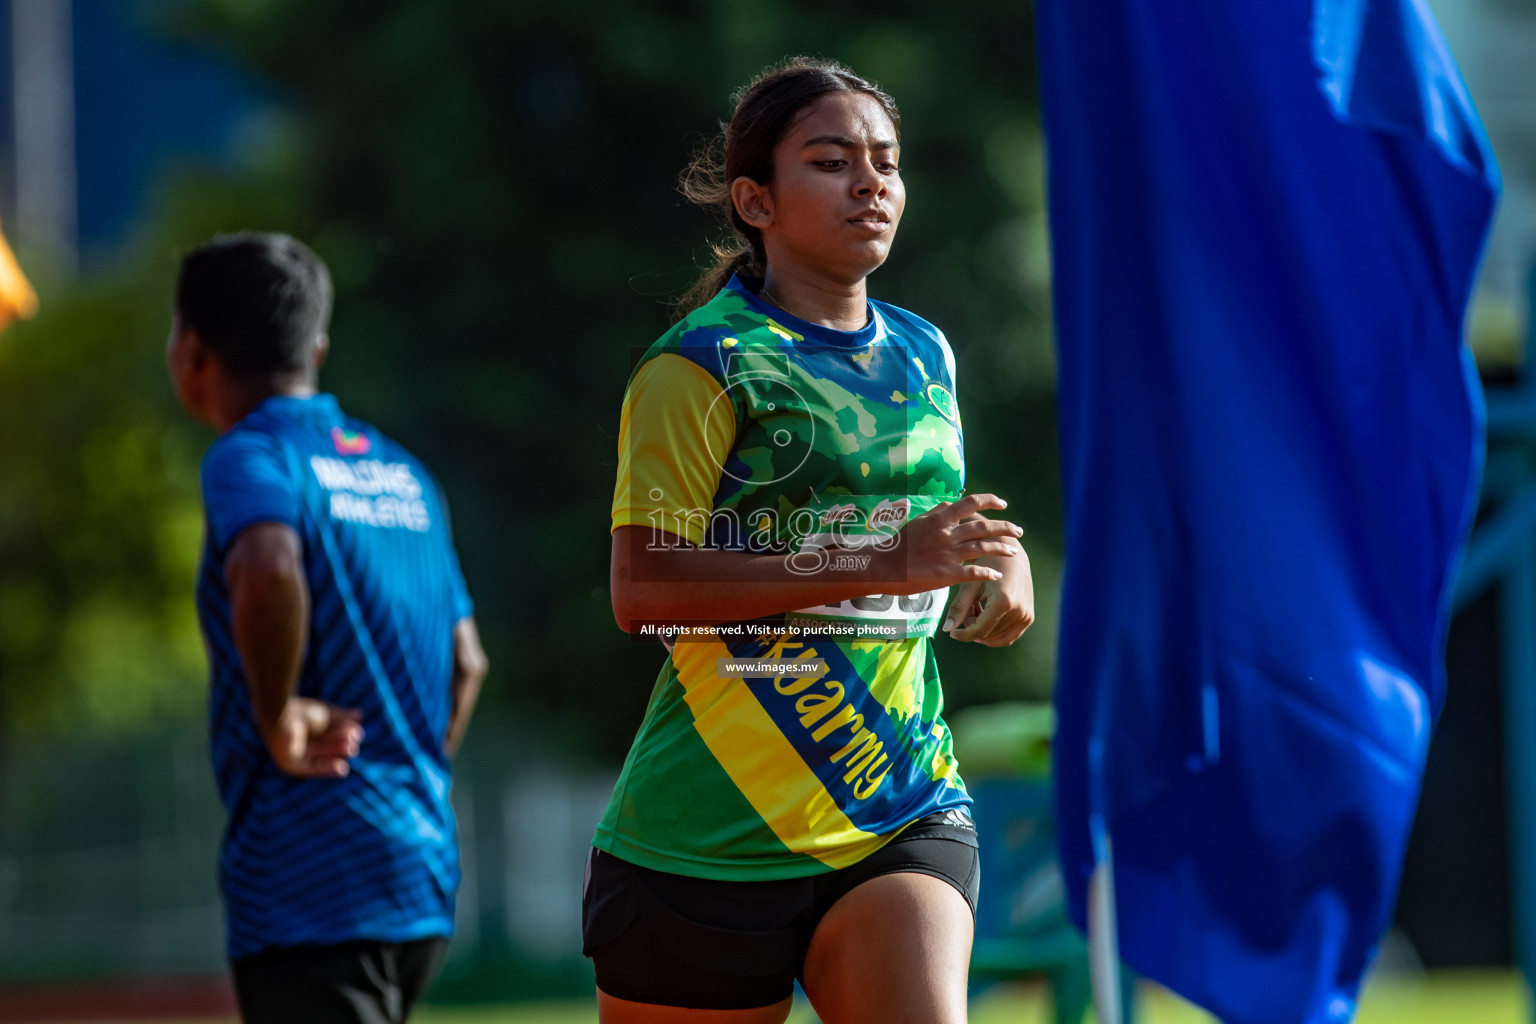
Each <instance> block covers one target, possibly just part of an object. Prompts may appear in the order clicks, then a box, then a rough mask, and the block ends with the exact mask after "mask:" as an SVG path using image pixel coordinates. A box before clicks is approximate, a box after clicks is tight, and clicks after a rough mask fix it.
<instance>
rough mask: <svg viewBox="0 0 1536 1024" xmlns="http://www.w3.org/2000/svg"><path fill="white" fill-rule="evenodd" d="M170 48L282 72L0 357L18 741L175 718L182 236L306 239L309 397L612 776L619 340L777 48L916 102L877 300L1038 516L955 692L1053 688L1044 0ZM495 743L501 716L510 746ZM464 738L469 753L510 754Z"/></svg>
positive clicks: (1007, 489)
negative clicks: (359, 424) (319, 313)
mask: <svg viewBox="0 0 1536 1024" xmlns="http://www.w3.org/2000/svg"><path fill="white" fill-rule="evenodd" d="M156 10H157V11H158V12H159V13H157V14H156V15H155V18H156V22H155V25H156V29H157V30H158V31H163V32H166V33H170V34H172V35H175V36H177V37H179V38H181V39H183V40H186V41H189V42H193V43H195V44H196V45H199V46H207V47H212V48H215V49H218V50H221V51H223V52H224V53H226V54H228V55H230V56H231V57H233V58H234V59H235V60H237V61H239V62H240V63H242V64H244V65H247V66H248V67H250V68H251V69H253V70H254V71H256V72H257V73H258V74H259V75H261V76H263V77H264V78H265V79H266V80H267V81H269V82H270V83H271V84H272V88H273V92H274V95H276V96H277V97H279V102H278V103H276V104H275V105H274V106H273V108H272V109H268V110H263V111H261V112H259V113H258V114H257V115H256V116H254V117H253V118H252V121H251V124H250V125H248V126H247V130H246V132H245V138H246V159H245V160H244V163H243V166H242V169H241V170H239V171H238V172H235V173H228V172H226V173H221V174H219V175H214V174H212V173H211V172H207V171H200V170H198V169H195V168H179V169H170V170H168V173H167V178H166V180H165V181H164V183H163V186H162V188H161V190H160V200H159V202H158V203H157V205H156V206H155V208H154V211H153V214H152V216H150V217H149V218H147V219H146V221H145V223H144V225H143V226H142V228H141V230H140V231H139V232H138V236H137V237H136V239H135V241H134V242H133V243H132V244H131V245H129V246H127V247H126V248H125V249H124V250H123V251H122V252H121V253H119V254H118V255H117V256H116V257H114V258H112V259H110V260H109V261H107V262H106V263H104V264H100V265H98V266H97V267H95V268H94V269H93V270H92V272H91V273H90V274H89V275H88V276H87V277H86V279H85V280H84V282H83V283H81V284H79V285H77V286H71V287H68V288H61V287H57V286H53V285H52V283H51V282H48V281H40V282H38V283H39V285H40V286H41V291H42V293H43V302H44V307H43V309H44V311H43V313H42V314H41V315H40V316H39V317H38V318H37V319H36V320H35V321H33V322H30V323H27V324H24V325H20V326H18V327H15V328H13V329H12V330H11V331H9V332H7V334H6V335H4V336H3V337H0V437H3V438H5V442H4V446H3V447H0V480H4V481H5V484H4V486H3V489H0V564H3V565H4V566H5V572H4V573H3V574H0V699H3V701H4V711H5V715H6V721H8V722H10V723H12V725H13V726H14V727H20V728H27V729H34V730H37V729H43V730H47V729H55V728H61V727H67V728H84V729H92V730H105V731H113V732H125V731H133V730H141V729H147V728H152V727H155V726H156V725H157V724H163V723H165V722H168V721H182V720H188V721H191V720H194V719H195V718H196V715H197V714H198V711H199V708H200V705H201V697H202V688H203V662H202V656H201V652H200V649H199V645H198V640H197V635H196V626H195V621H194V618H193V615H192V608H191V596H190V595H191V587H192V582H193V574H194V569H195V560H196V557H197V551H198V546H199V537H200V532H201V522H200V512H199V508H198V500H197V493H196V461H197V459H198V457H199V456H200V454H201V451H202V449H203V448H204V447H205V446H206V444H207V442H208V441H209V440H210V439H211V437H210V435H209V434H208V433H207V432H206V431H204V430H202V429H201V428H197V427H193V426H191V425H189V424H185V423H184V422H182V420H181V419H180V417H179V414H178V412H177V410H176V408H175V403H174V400H173V399H172V397H171V395H170V392H169V388H168V386H167V384H166V382H165V379H164V369H163V362H162V359H163V357H162V349H163V339H164V336H165V331H166V327H167V320H168V312H167V307H168V303H169V293H170V284H171V280H172V277H173V275H174V270H175V259H176V255H177V253H178V252H179V251H180V250H182V249H184V248H186V247H187V246H189V245H192V244H195V243H196V242H198V241H200V240H202V239H203V238H205V237H207V236H209V235H211V234H213V233H215V232H218V231H228V230H237V229H241V228H254V229H274V230H283V231H288V232H290V233H293V234H295V235H298V236H300V237H302V238H304V239H306V240H308V241H309V242H310V243H311V244H312V245H313V246H314V247H315V248H316V249H317V251H319V252H320V254H321V255H322V256H323V257H324V258H325V259H326V260H327V261H328V262H329V264H330V266H331V269H332V271H333V274H334V277H335V282H336V286H337V311H336V315H335V319H334V321H333V325H332V338H333V355H332V361H331V363H330V365H329V367H328V368H327V371H326V374H325V378H324V383H325V385H326V387H327V389H328V390H331V391H333V392H335V393H336V394H337V395H338V396H339V397H340V398H341V400H342V402H343V404H344V405H345V406H346V407H347V408H348V409H349V411H351V412H353V413H354V414H356V415H359V416H362V417H364V418H366V419H369V420H372V421H373V422H375V423H377V424H378V425H379V426H380V427H381V428H382V429H384V430H385V431H386V432H388V433H391V434H392V435H394V436H396V437H398V438H400V439H401V440H402V441H404V442H405V443H406V444H408V445H409V446H411V447H412V448H414V449H415V450H416V451H417V452H418V453H419V454H420V455H421V456H422V457H423V458H424V459H426V460H427V461H428V463H429V464H431V465H432V466H433V467H434V469H435V470H436V472H437V474H438V476H439V477H440V478H441V479H442V480H443V482H444V484H445V487H446V489H447V491H448V493H449V497H450V499H451V501H452V503H453V507H454V517H455V527H456V533H457V538H458V542H459V546H460V549H461V553H462V555H463V560H464V564H465V572H466V575H467V577H468V580H469V583H470V587H471V590H472V592H473V593H474V595H475V597H476V599H477V602H478V612H477V615H478V618H479V621H480V624H481V630H482V633H483V634H484V635H485V638H486V642H487V646H488V648H489V651H490V654H491V657H492V661H493V666H494V667H493V670H492V671H493V674H492V677H491V679H490V681H489V684H488V685H489V690H488V694H487V698H486V699H487V700H488V701H489V702H490V703H491V704H492V706H493V710H500V711H501V712H502V713H503V714H504V715H506V716H515V717H516V718H518V719H519V720H521V723H522V724H521V727H520V729H519V735H520V736H524V737H526V736H527V735H529V734H530V733H531V732H533V731H534V730H531V729H529V728H528V723H537V732H538V733H539V734H541V735H543V736H545V737H547V738H548V739H547V741H548V742H549V743H550V744H551V745H552V746H554V747H556V748H559V749H562V750H564V751H565V752H566V753H567V754H568V755H569V756H574V757H584V758H590V759H592V760H595V761H600V762H614V761H616V760H617V759H618V758H619V757H621V756H622V753H623V751H624V749H625V747H626V746H627V743H628V739H629V736H630V734H631V733H632V732H633V729H634V727H635V725H636V724H637V723H638V720H639V715H640V711H641V708H642V707H643V705H644V702H645V699H646V696H647V694H648V692H649V689H650V683H651V680H652V678H653V677H654V674H655V671H656V668H657V666H658V664H659V662H660V657H661V652H660V649H659V647H657V646H655V645H654V644H650V643H633V642H630V641H629V640H627V639H626V638H625V637H624V636H623V635H622V634H620V633H619V631H618V630H617V629H616V628H615V626H614V625H613V621H612V616H611V613H610V610H609V602H608V593H607V589H606V584H607V564H608V540H607V513H608V503H609V499H610V496H611V490H612V485H613V473H614V466H615V455H614V448H615V441H616V434H617V424H618V410H619V404H620V400H621V397H622V393H623V387H624V381H625V377H626V375H627V371H628V366H629V354H630V350H631V349H632V348H633V347H634V346H644V345H646V344H648V343H649V342H650V341H651V340H652V339H653V338H654V337H655V336H656V335H658V334H659V333H660V332H661V331H663V330H664V329H665V328H666V326H667V324H668V306H667V300H668V299H669V298H671V297H672V296H673V295H675V294H676V293H678V292H680V291H681V290H682V289H683V288H684V287H686V285H687V284H689V283H690V282H691V280H692V279H693V277H694V276H695V274H696V272H697V266H698V264H699V262H700V261H701V260H703V259H704V257H705V240H706V238H707V237H708V236H709V234H710V232H711V231H714V230H716V229H715V227H714V225H713V224H712V222H711V220H710V218H709V217H708V216H707V215H706V214H705V213H703V212H701V211H698V210H694V209H692V208H690V207H688V206H686V205H685V204H684V202H683V200H682V199H681V197H680V196H679V195H678V194H677V192H676V190H675V179H676V174H677V172H678V170H679V169H680V168H681V167H682V166H683V164H684V163H685V162H686V160H687V158H688V156H689V153H690V151H691V150H692V148H693V147H695V146H697V145H698V144H699V143H700V142H701V141H702V139H703V138H704V137H705V136H706V135H708V134H710V133H712V132H713V131H714V130H715V127H716V124H717V122H718V121H719V119H720V118H722V117H724V116H726V115H727V114H728V111H729V101H728V98H729V95H730V93H731V92H732V91H733V90H734V89H735V88H737V87H738V86H740V85H741V84H743V83H744V82H745V81H747V80H748V79H749V78H750V77H751V76H752V75H753V74H755V73H756V72H757V71H759V70H761V69H762V68H763V67H765V66H767V65H769V64H772V63H775V62H777V61H779V60H782V59H783V58H785V57H787V56H791V55H794V54H797V53H811V54H817V55H821V56H826V57H832V58H835V59H838V60H842V61H844V62H846V63H848V64H849V65H851V66H852V67H854V68H855V69H856V70H858V71H859V72H860V73H861V74H864V75H866V76H869V77H871V78H874V79H876V80H878V81H879V82H880V83H881V84H882V85H884V86H885V87H886V88H887V89H888V90H889V91H890V92H891V93H892V94H893V95H894V96H895V97H896V99H897V101H898V103H900V104H901V107H902V113H903V143H904V146H903V149H904V152H903V174H904V177H905V178H906V181H907V186H908V192H909V202H908V208H907V214H906V216H905V218H904V220H903V226H902V229H901V237H900V239H899V240H898V242H897V245H896V247H895V250H894V254H893V256H892V258H891V260H890V262H889V264H888V265H887V266H886V267H885V268H883V269H881V270H880V271H879V272H878V273H877V274H876V275H875V276H874V277H873V278H871V292H872V294H874V295H875V296H877V297H879V298H882V299H885V300H887V301H891V302H895V303H896V304H898V305H901V306H905V307H907V308H910V309H913V310H914V311H916V312H918V313H920V314H921V315H923V316H924V317H926V318H928V319H929V320H932V321H933V322H935V323H937V324H939V325H940V326H941V327H942V328H944V330H945V331H946V332H947V333H948V335H949V337H950V339H951V341H952V342H953V345H954V348H955V351H956V354H957V357H958V364H959V375H958V395H959V399H960V404H961V411H962V416H963V418H964V422H965V427H966V447H967V454H968V462H969V466H968V476H969V484H970V487H971V489H972V490H993V491H996V492H998V493H1000V494H1002V495H1003V496H1004V497H1006V498H1007V499H1008V500H1009V501H1010V508H1009V513H1008V514H1009V516H1010V517H1011V518H1014V519H1015V520H1016V521H1018V522H1020V523H1021V524H1022V525H1024V526H1025V528H1026V534H1025V542H1026V547H1027V548H1028V550H1029V552H1030V555H1031V558H1032V562H1033V566H1034V569H1035V574H1036V585H1037V591H1038V594H1039V601H1040V605H1041V611H1042V615H1041V618H1040V622H1039V623H1038V624H1037V625H1036V626H1035V627H1034V629H1033V630H1031V631H1030V633H1028V634H1027V635H1026V637H1025V639H1024V640H1022V641H1021V642H1020V643H1019V644H1018V645H1016V647H1015V648H1013V649H1010V650H1007V651H993V650H990V649H985V648H975V649H973V648H969V647H966V646H965V645H960V644H955V643H953V642H950V641H948V640H946V639H943V638H941V639H940V640H939V641H938V642H939V644H940V645H941V649H940V655H939V657H940V663H941V666H942V669H943V673H944V679H945V686H946V691H947V694H948V698H949V704H950V706H951V707H952V708H953V707H956V706H959V705H965V704H971V703H977V702H982V701H991V700H996V699H1004V698H1017V697H1021V696H1043V695H1044V694H1045V693H1046V692H1048V689H1049V678H1050V671H1051V661H1052V646H1053V640H1054V631H1055V617H1054V606H1055V596H1054V595H1055V589H1056V580H1057V577H1058V575H1059V563H1060V542H1059V533H1060V524H1059V512H1058V505H1059V496H1058V490H1059V489H1058V485H1057V477H1056V454H1055V447H1056V446H1055V430H1054V410H1053V407H1052V402H1051V394H1052V387H1051V375H1052V365H1051V350H1050V344H1049V340H1048V284H1049V282H1048V270H1047V254H1046V237H1045V227H1044V214H1043V210H1042V171H1041V153H1040V142H1039V131H1038V122H1037V111H1036V102H1035V75H1034V64H1033V52H1034V42H1033V39H1032V36H1031V32H1032V27H1031V25H1032V15H1031V11H1030V10H1029V7H1028V5H1021V4H1014V3H1005V2H998V0H975V2H972V3H969V4H965V5H951V6H949V7H944V6H942V5H933V4H928V3H917V2H912V0H889V2H882V3H879V4H873V3H864V2H857V3H843V4H835V5H822V4H816V3H808V2H798V0H778V2H766V0H764V2H759V3H755V4H747V5H744V4H732V3H724V2H718V3H717V2H705V0H687V2H684V0H676V2H671V3H645V4H637V3H633V2H620V0H579V2H578V0H571V2H567V3H559V4H548V3H532V2H527V0H507V2H479V3H469V2H465V3H457V2H455V3H451V4H450V3H436V4H429V3H421V2H419V0H266V2H260V3H258V2H253V0H186V2H183V3H178V4H175V5H172V6H171V7H170V8H169V9H168V10H166V9H164V8H157V9H156ZM503 735H504V734H503ZM500 738H501V737H500V736H498V735H492V734H490V731H487V732H486V733H484V734H482V735H481V736H479V737H478V738H476V739H475V740H472V742H497V741H499V739H500Z"/></svg>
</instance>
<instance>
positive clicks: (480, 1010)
mask: <svg viewBox="0 0 1536 1024" xmlns="http://www.w3.org/2000/svg"><path fill="white" fill-rule="evenodd" d="M1140 1011H1141V1012H1140V1014H1139V1016H1138V1018H1137V1021H1138V1024H1212V1022H1213V1020H1214V1018H1212V1017H1210V1016H1209V1015H1207V1014H1205V1013H1202V1012H1201V1011H1199V1010H1197V1009H1195V1008H1194V1007H1192V1006H1190V1005H1189V1004H1188V1003H1185V1002H1183V1001H1181V1000H1179V999H1177V998H1175V997H1173V996H1171V995H1169V994H1168V993H1166V992H1164V991H1162V990H1160V989H1155V988H1153V987H1151V986H1146V987H1145V990H1144V992H1143V997H1142V1000H1141V1006H1140ZM54 1019H55V1020H56V1018H54ZM1050 1019H1051V1018H1050V1015H1049V1007H1048V1006H1047V1002H1046V995H1045V991H1044V989H1043V987H1042V986H1040V985H1039V984H1019V985H1000V986H997V987H995V988H993V989H991V990H989V991H987V992H986V993H984V994H983V995H981V996H979V997H978V998H977V999H976V1000H975V1001H974V1002H972V1004H971V1024H1047V1022H1049V1021H1050ZM1092 1019H1093V1018H1092V1015H1090V1016H1089V1021H1090V1022H1091V1021H1092ZM412 1020H413V1024H595V1022H596V1020H597V1012H596V1008H595V1006H594V1005H593V1003H592V1001H591V1000H585V999H578V1000H565V1001H559V1002H544V1003H518V1004H507V1005H501V1006H484V1007H434V1006H428V1007H423V1008H422V1009H421V1011H420V1012H418V1013H417V1014H416V1015H415V1017H413V1018H412ZM1530 1020H1531V1011H1530V1003H1529V999H1528V997H1527V995H1526V991H1525V986H1524V984H1523V983H1522V982H1521V981H1520V979H1519V977H1518V975H1516V974H1514V973H1513V972H1492V971H1460V972H1458V971H1441V972H1436V973H1435V974H1432V975H1429V976H1427V977H1422V978H1416V979H1391V980H1385V981H1381V982H1379V983H1377V984H1374V985H1372V986H1370V987H1369V988H1368V989H1367V990H1366V994H1365V998H1364V1000H1363V1001H1362V1004H1361V1007H1360V1014H1359V1016H1358V1017H1357V1018H1356V1022H1357V1024H1529V1021H1530ZM815 1022H816V1017H815V1015H814V1014H813V1013H811V1011H810V1008H809V1006H807V1005H804V1004H800V1005H797V1006H796V1008H795V1012H794V1013H793V1014H792V1015H791V1017H790V1021H789V1024H815ZM14 1024H23V1022H22V1021H20V1020H19V1019H18V1020H15V1022H14ZM74 1024H110V1021H109V1019H108V1018H92V1019H91V1020H90V1021H89V1022H87V1021H85V1020H81V1021H78V1022H74ZM138 1024H235V1021H233V1020H232V1019H213V1020H208V1019H201V1020H189V1019H187V1018H182V1019H180V1020H174V1021H172V1020H167V1021H160V1022H145V1021H142V1020H140V1021H139V1022H138Z"/></svg>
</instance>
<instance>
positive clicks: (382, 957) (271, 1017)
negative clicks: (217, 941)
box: [230, 935, 448, 1024]
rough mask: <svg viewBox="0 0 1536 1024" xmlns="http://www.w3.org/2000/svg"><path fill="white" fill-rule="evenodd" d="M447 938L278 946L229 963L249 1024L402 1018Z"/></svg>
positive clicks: (373, 1022) (372, 1023) (387, 1023)
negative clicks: (333, 944)
mask: <svg viewBox="0 0 1536 1024" xmlns="http://www.w3.org/2000/svg"><path fill="white" fill-rule="evenodd" d="M447 949H448V940H447V939H446V938H444V937H443V936H441V935H436V936H432V937H431V938H426V939H416V940H414V941H411V942H370V941H358V942H343V943H340V944H338V945H335V946H280V947H278V948H275V949H268V950H264V951H263V952H260V953H257V954H256V955H255V956H252V957H247V958H245V959H243V960H236V961H235V962H234V963H233V964H231V965H230V968H231V970H232V971H233V973H234V976H235V1000H236V1001H237V1002H238V1003H239V1004H240V1019H241V1020H242V1021H244V1022H245V1024H405V1019H406V1018H407V1017H409V1016H410V1013H411V1007H413V1006H415V1005H416V1000H417V999H419V998H421V994H422V993H423V992H425V991H426V990H427V986H428V985H430V984H431V983H432V979H433V978H435V977H436V976H437V969H438V968H439V967H440V966H442V963H443V954H444V953H445V952H446V951H447Z"/></svg>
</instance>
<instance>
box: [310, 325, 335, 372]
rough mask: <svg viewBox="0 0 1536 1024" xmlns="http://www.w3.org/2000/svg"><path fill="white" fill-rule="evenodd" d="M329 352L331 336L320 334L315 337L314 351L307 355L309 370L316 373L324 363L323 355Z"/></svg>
mask: <svg viewBox="0 0 1536 1024" xmlns="http://www.w3.org/2000/svg"><path fill="white" fill-rule="evenodd" d="M330 354H331V336H330V335H329V334H322V335H320V337H318V338H316V339H315V351H314V352H313V353H312V354H311V355H310V357H309V372H310V373H314V374H318V373H319V372H320V367H322V366H324V365H325V357H326V356H328V355H330Z"/></svg>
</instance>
